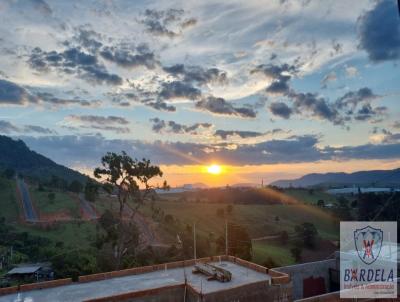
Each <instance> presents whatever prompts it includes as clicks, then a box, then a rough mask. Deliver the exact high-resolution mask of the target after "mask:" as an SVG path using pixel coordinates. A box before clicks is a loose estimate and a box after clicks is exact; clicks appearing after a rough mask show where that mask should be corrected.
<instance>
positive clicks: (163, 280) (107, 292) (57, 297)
mask: <svg viewBox="0 0 400 302" xmlns="http://www.w3.org/2000/svg"><path fill="white" fill-rule="evenodd" d="M211 263H212V264H214V265H217V266H220V267H222V268H224V269H227V270H229V271H230V272H231V273H232V280H231V281H230V282H225V283H222V282H219V281H207V279H206V276H204V275H202V274H193V273H192V270H193V268H194V267H193V266H187V267H186V268H185V269H184V268H174V269H169V270H164V271H154V272H149V273H143V274H139V275H131V276H125V277H118V278H111V279H107V280H101V281H93V282H87V283H74V284H71V285H65V286H59V287H54V288H48V289H42V290H33V291H27V292H21V293H18V294H11V295H6V296H0V302H58V301H63V302H78V301H83V300H87V299H93V298H100V297H105V296H112V295H117V294H123V293H129V292H134V291H141V290H147V289H154V288H159V287H162V286H168V285H178V284H183V283H184V271H185V272H186V276H187V280H188V283H189V284H190V285H191V286H192V287H193V288H194V289H196V290H197V291H199V292H202V293H205V294H206V293H212V292H216V291H219V290H222V289H228V288H232V287H237V286H240V285H245V284H250V283H254V282H258V281H266V280H271V277H270V276H269V275H267V274H263V273H259V272H257V271H254V270H251V269H249V268H246V267H244V266H240V265H238V264H235V263H232V262H228V261H221V262H211Z"/></svg>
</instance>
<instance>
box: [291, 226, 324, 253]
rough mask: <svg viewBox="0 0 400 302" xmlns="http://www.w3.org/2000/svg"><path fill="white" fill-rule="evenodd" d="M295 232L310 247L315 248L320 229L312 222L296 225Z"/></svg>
mask: <svg viewBox="0 0 400 302" xmlns="http://www.w3.org/2000/svg"><path fill="white" fill-rule="evenodd" d="M295 232H296V233H297V236H298V237H299V238H300V241H301V242H303V243H304V245H305V246H306V247H308V248H314V247H315V244H316V239H317V236H318V230H317V228H316V227H315V225H314V224H312V223H311V222H304V223H303V224H301V225H297V226H296V227H295Z"/></svg>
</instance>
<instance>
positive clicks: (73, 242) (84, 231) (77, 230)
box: [15, 222, 96, 249]
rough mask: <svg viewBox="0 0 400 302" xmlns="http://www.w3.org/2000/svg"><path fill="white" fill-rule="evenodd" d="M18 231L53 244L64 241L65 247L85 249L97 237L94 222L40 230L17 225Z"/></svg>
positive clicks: (60, 225)
mask: <svg viewBox="0 0 400 302" xmlns="http://www.w3.org/2000/svg"><path fill="white" fill-rule="evenodd" d="M15 227H16V229H17V230H19V231H22V232H29V233H30V234H32V235H36V236H41V237H45V238H48V239H50V240H52V241H53V242H55V243H56V242H58V241H62V242H63V243H64V246H65V247H69V248H71V249H84V248H87V247H89V244H90V243H91V242H93V240H94V239H95V235H96V225H95V224H94V223H93V222H80V223H78V222H63V223H59V224H56V225H55V226H52V227H49V228H39V227H33V226H28V225H17V226H15Z"/></svg>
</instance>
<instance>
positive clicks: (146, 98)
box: [108, 91, 176, 112]
mask: <svg viewBox="0 0 400 302" xmlns="http://www.w3.org/2000/svg"><path fill="white" fill-rule="evenodd" d="M108 95H109V96H111V101H112V102H113V103H115V104H118V105H119V106H122V107H128V106H131V102H135V103H140V104H142V105H145V106H147V107H150V108H153V109H155V110H159V111H167V112H174V111H176V108H175V106H173V105H170V104H167V103H166V102H165V101H163V100H161V99H160V98H159V97H157V95H156V94H153V93H147V92H142V91H139V95H136V94H135V93H131V92H128V93H109V94H108Z"/></svg>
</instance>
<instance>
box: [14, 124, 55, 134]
mask: <svg viewBox="0 0 400 302" xmlns="http://www.w3.org/2000/svg"><path fill="white" fill-rule="evenodd" d="M21 132H32V133H38V134H56V131H54V130H51V129H49V128H45V127H41V126H36V125H25V126H24V127H23V130H22V131H21Z"/></svg>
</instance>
